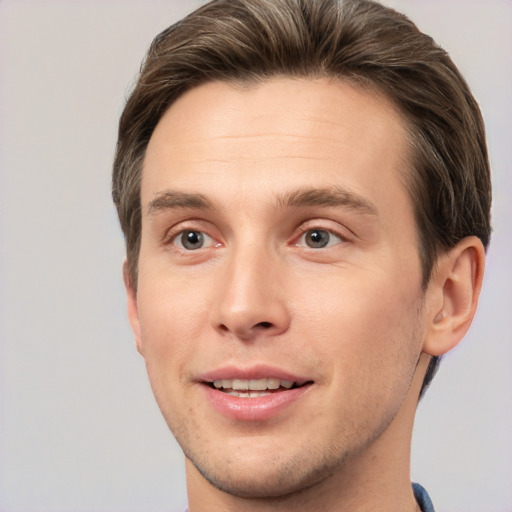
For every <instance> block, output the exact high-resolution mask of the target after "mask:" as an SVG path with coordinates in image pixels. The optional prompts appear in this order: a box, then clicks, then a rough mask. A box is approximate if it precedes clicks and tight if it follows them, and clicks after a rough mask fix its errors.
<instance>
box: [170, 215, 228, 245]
mask: <svg viewBox="0 0 512 512" xmlns="http://www.w3.org/2000/svg"><path fill="white" fill-rule="evenodd" d="M209 226H210V224H209V223H207V222H205V221H202V220H199V219H187V220H186V221H181V222H178V223H177V224H175V225H174V226H171V227H170V228H169V229H168V230H167V231H166V232H165V234H164V236H163V239H162V244H163V245H175V242H176V240H179V237H180V236H181V235H182V234H183V233H184V232H185V231H197V232H198V233H201V234H202V235H203V236H204V238H205V239H208V240H211V241H213V242H215V243H214V244H208V245H207V246H206V247H201V248H200V249H204V248H209V247H219V246H221V245H222V244H221V242H219V241H218V237H216V236H214V235H212V234H211V232H212V231H213V229H212V228H210V227H209ZM177 248H178V249H179V250H181V251H183V252H194V251H191V250H190V249H186V248H185V247H181V246H178V247H177ZM200 249H196V251H198V250H200Z"/></svg>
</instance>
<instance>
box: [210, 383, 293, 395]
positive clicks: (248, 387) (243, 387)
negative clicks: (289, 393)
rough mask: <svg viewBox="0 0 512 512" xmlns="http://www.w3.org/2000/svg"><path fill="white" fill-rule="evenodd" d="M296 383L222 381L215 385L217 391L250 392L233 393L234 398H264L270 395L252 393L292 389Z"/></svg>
mask: <svg viewBox="0 0 512 512" xmlns="http://www.w3.org/2000/svg"><path fill="white" fill-rule="evenodd" d="M294 384H295V383H294V382H293V381H292V380H279V379H251V380H244V379H232V380H231V379H222V380H215V381H213V385H214V386H215V388H217V389H229V390H233V391H250V393H231V392H229V393H228V394H230V395H233V396H248V395H249V396H264V395H265V394H267V395H268V393H256V394H253V393H251V391H265V390H266V389H279V388H280V387H283V388H285V389H290V388H291V387H292V386H293V385H294Z"/></svg>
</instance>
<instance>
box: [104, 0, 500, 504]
mask: <svg viewBox="0 0 512 512" xmlns="http://www.w3.org/2000/svg"><path fill="white" fill-rule="evenodd" d="M113 196H114V201H115V203H116V206H117V208H118V212H119V217H120V220H121V225H122V228H123V231H124V234H125V238H126V244H127V260H126V262H125V265H124V280H125V284H126V289H127V296H128V315H129V319H130V323H131V326H132V329H133V331H134V334H135V338H136V343H137V348H138V350H139V352H140V353H141V354H142V356H143V357H144V359H145V362H146V366H147V370H148V375H149V379H150V382H151V385H152V388H153V391H154V394H155V397H156V399H157V402H158V404H159V406H160V409H161V411H162V413H163V415H164V418H165V420H166V421H167V423H168V425H169V427H170V429H171V431H172V432H173V434H174V436H175V437H176V439H177V440H178V442H179V443H180V445H181V447H182V449H183V451H184V454H185V457H186V472H187V487H188V497H189V510H190V512H201V511H224V510H237V511H238V510H240V511H253V510H254V511H256V510H258V511H260V510H272V511H307V510H323V511H344V512H348V511H352V512H353V511H361V510H378V511H397V510H400V511H414V510H423V512H427V511H430V510H433V507H432V504H431V502H430V499H429V498H428V495H427V494H426V491H424V490H423V489H422V488H421V487H419V486H416V485H415V486H414V487H411V484H410V477H409V459H410V440H411V433H412V426H413V420H414V415H415V410H416V406H417V403H418V400H419V397H420V396H421V394H422V393H423V392H424V390H425V389H426V387H427V386H428V384H429V382H430V380H431V379H432V377H433V375H434V373H435V371H436V368H437V365H438V363H439V358H440V357H441V356H442V355H443V354H445V353H446V352H448V351H449V350H450V349H452V348H453V347H454V346H455V345H456V344H457V343H458V342H459V341H460V340H461V339H462V338H463V336H464V334H465V332H466V331H467V329H468V327H469V325H470V323H471V321H472V318H473V316H474V313H475V309H476V306H477V302H478V296H479V292H480V288H481V283H482V277H483V270H484V260H485V248H486V247H487V244H488V242H489V236H490V224H489V209H490V196H491V193H490V181H489V165H488V159H487V151H486V145H485V135H484V128H483V123H482V119H481V116H480V113H479V109H478V106H477V104H476V102H475V101H474V99H473V97H472V96H471V93H470V91H469V89H468V87H467V85H466V83H465V82H464V80H463V78H462V77H461V76H460V74H459V72H458V71H457V69H456V68H455V66H454V64H453V63H452V62H451V60H450V59H449V57H448V56H447V55H446V53H445V52H444V51H443V50H442V49H440V48H439V47H437V46H436V45H435V44H434V42H433V41H432V40H431V39H430V38H429V37H428V36H426V35H424V34H422V33H421V32H419V31H418V30H417V28H416V27H415V26H414V25H413V24H412V23H411V22H410V21H409V20H407V19H406V18H405V17H404V16H402V15H400V14H398V13H396V12H394V11H392V10H390V9H388V8H385V7H384V6H382V5H380V4H378V3H374V2H370V1H355V0H352V1H351V0H346V1H344V2H338V1H334V0H273V1H270V0H219V1H214V2H211V3H209V4H207V5H205V6H203V7H202V8H200V9H199V10H197V11H196V12H194V13H193V14H191V15H189V16H188V17H187V18H185V19H184V20H182V21H181V22H179V23H178V24H176V25H174V26H173V27H170V28H169V29H167V30H166V31H164V32H163V33H162V34H160V35H159V36H158V37H157V38H156V39H155V41H154V42H153V44H152V46H151V48H150V50H149V53H148V56H147V58H146V61H145V63H144V65H143V67H142V70H141V75H140V78H139V81H138V83H137V86H136V87H135V89H134V91H133V92H132V94H131V96H130V98H129V99H128V102H127V104H126V107H125V110H124V112H123V115H122V118H121V121H120V129H119V141H118V147H117V154H116V159H115V163H114V177H113Z"/></svg>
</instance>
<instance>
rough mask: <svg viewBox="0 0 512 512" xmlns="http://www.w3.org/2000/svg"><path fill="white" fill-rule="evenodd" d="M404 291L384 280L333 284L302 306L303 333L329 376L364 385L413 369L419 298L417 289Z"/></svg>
mask: <svg viewBox="0 0 512 512" xmlns="http://www.w3.org/2000/svg"><path fill="white" fill-rule="evenodd" d="M362 283H364V284H362ZM404 290H405V288H403V289H400V288H397V287H393V286H392V284H391V283H390V282H389V280H387V279H382V278H380V279H373V280H371V279H361V280H359V279H344V280H339V282H336V280H331V282H330V285H329V286H324V287H321V288H320V287H319V288H317V290H316V293H315V299H314V300H308V301H304V302H302V304H301V305H300V307H299V309H300V310H301V313H299V316H302V318H303V319H304V321H303V322H301V329H302V330H303V332H305V333H307V338H308V339H310V340H313V343H312V346H314V347H315V351H316V353H317V354H322V359H323V364H324V365H325V367H326V368H329V369H330V371H329V372H328V374H330V378H332V379H340V380H343V381H346V385H348V384H349V381H350V380H352V381H355V380H357V381H360V382H359V383H360V386H362V387H364V386H365V382H369V381H376V380H378V379H382V380H385V379H393V378H394V375H397V374H400V373H402V372H407V373H409V372H410V371H411V367H412V368H413V367H414V364H415V360H416V358H417V355H418V354H419V351H420V348H421V343H420V339H421V334H420V329H421V327H420V324H419V322H420V314H419V311H420V310H421V298H422V295H421V290H420V288H419V287H418V290H411V287H410V286H409V288H408V290H409V291H408V293H406V292H405V291H404ZM302 296H304V293H303V294H302ZM309 298H310V299H312V296H311V291H310V294H309ZM340 384H341V383H340ZM344 385H345V384H344Z"/></svg>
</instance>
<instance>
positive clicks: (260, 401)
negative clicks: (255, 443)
mask: <svg viewBox="0 0 512 512" xmlns="http://www.w3.org/2000/svg"><path fill="white" fill-rule="evenodd" d="M203 387H204V389H205V391H206V395H207V397H208V401H209V402H210V404H211V405H212V406H213V407H214V408H215V409H216V410H217V411H218V412H220V413H221V414H223V415H224V416H227V417H228V418H232V419H235V420H243V421H264V420H268V419H270V418H272V417H274V416H276V415H277V414H279V413H280V412H281V411H283V410H284V409H286V408H287V407H289V406H290V405H291V404H293V403H294V402H295V401H296V400H298V399H299V398H301V397H302V395H304V393H305V392H306V391H307V390H308V389H309V388H310V387H311V384H306V385H304V386H301V387H299V388H293V389H287V390H285V391H278V392H275V393H270V394H269V395H266V396H259V397H254V398H244V397H238V396H231V395H228V394H227V393H224V392H222V391H218V390H217V389H214V388H211V387H210V386H208V385H203Z"/></svg>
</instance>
